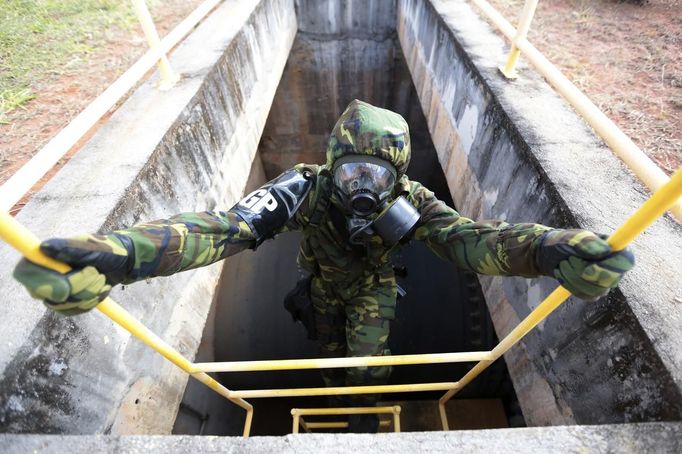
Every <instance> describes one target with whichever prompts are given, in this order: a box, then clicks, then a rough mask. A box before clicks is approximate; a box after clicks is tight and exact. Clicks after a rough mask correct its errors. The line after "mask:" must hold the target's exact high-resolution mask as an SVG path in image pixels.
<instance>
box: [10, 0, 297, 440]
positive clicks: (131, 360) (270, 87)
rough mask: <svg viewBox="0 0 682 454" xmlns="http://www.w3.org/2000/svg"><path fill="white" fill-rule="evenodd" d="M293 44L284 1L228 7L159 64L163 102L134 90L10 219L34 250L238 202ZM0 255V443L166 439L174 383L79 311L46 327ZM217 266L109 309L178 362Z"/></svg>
mask: <svg viewBox="0 0 682 454" xmlns="http://www.w3.org/2000/svg"><path fill="white" fill-rule="evenodd" d="M295 32H296V18H295V13H294V5H293V2H292V1H291V0H262V1H258V2H254V1H252V0H232V1H226V2H224V3H223V4H221V6H219V7H218V8H217V9H216V11H214V12H213V13H212V14H211V15H210V16H209V17H208V18H207V19H206V20H205V21H204V22H203V23H202V24H201V25H200V26H199V27H198V28H197V29H196V30H195V31H194V32H193V33H192V35H191V36H190V37H188V38H187V39H186V41H184V42H183V44H181V45H180V46H179V47H178V48H177V49H176V50H175V52H174V53H173V56H172V58H171V64H172V65H173V67H174V68H175V69H176V71H178V72H180V73H181V74H182V80H181V82H180V83H179V84H178V85H177V86H176V87H174V88H173V89H172V90H170V91H165V92H160V91H158V90H157V89H155V88H154V86H153V83H152V82H149V83H145V84H144V85H142V86H141V87H140V88H139V89H138V90H136V91H135V93H134V94H133V95H132V96H131V97H130V98H129V99H128V101H126V102H125V103H124V105H123V106H122V107H121V108H120V109H118V110H117V111H116V112H115V113H114V114H113V115H112V117H111V119H110V120H109V121H108V122H107V123H106V124H105V125H103V127H102V128H101V129H100V130H99V131H98V133H97V134H96V135H95V136H94V137H93V139H92V140H90V141H89V142H88V143H87V144H86V145H85V147H84V148H83V149H82V150H81V151H80V152H79V153H78V155H76V156H75V157H74V158H73V159H72V160H71V161H70V162H69V163H68V164H67V165H66V166H65V167H64V168H63V170H61V171H60V172H59V174H58V175H56V176H55V177H54V178H53V179H52V180H51V181H50V182H49V183H48V184H47V185H46V186H45V187H44V189H42V190H41V191H40V192H39V193H37V194H36V195H35V196H34V197H33V199H32V200H31V202H30V203H28V204H27V205H26V207H25V208H24V209H23V210H22V211H21V213H20V214H19V216H18V219H19V221H21V222H22V223H24V224H25V225H26V226H27V227H28V228H29V229H31V230H32V231H34V232H35V233H36V234H37V235H38V236H39V237H41V238H48V237H53V236H68V235H73V234H76V233H79V232H93V231H108V230H110V229H113V228H119V227H124V226H128V225H132V224H134V223H136V222H139V221H143V220H149V219H157V218H163V217H167V216H169V215H172V214H174V213H178V212H182V211H199V210H206V209H214V208H220V209H225V208H228V207H230V206H231V205H232V204H233V203H234V202H235V201H236V200H237V199H238V198H239V197H240V196H241V195H242V193H243V189H244V185H245V184H246V180H247V177H248V174H249V169H250V168H251V162H252V161H253V158H254V156H255V153H256V149H257V144H258V141H259V139H260V136H261V132H262V128H263V126H264V124H265V119H266V118H267V115H268V112H269V108H270V105H271V103H272V98H273V96H274V92H275V89H276V87H277V83H278V81H279V79H280V77H281V72H282V70H283V68H284V63H285V61H286V58H287V55H288V53H289V50H290V47H291V43H292V42H293V37H294V35H295ZM17 260H18V255H17V254H16V253H15V252H13V251H11V250H9V248H8V247H7V246H5V245H0V287H1V288H2V289H3V296H2V303H3V304H2V305H1V308H0V310H1V311H2V316H1V317H0V332H2V333H3V340H2V342H0V370H1V371H2V375H1V377H0V430H1V431H3V432H39V433H71V434H84V433H102V432H106V433H113V434H125V433H148V434H149V433H169V432H170V429H171V427H172V424H173V421H174V419H175V414H176V411H177V407H178V403H179V400H180V397H181V395H182V391H183V390H184V385H185V382H186V380H187V376H186V374H184V372H180V371H179V370H178V369H177V368H175V366H173V365H171V364H170V363H169V362H168V361H166V360H165V359H163V358H162V357H160V356H159V355H158V354H156V353H155V352H153V351H152V350H151V349H149V348H147V347H146V346H144V345H142V344H141V343H140V342H139V341H137V340H136V339H134V338H132V337H131V336H130V335H129V334H128V333H127V332H125V331H123V330H122V329H120V328H118V327H116V326H114V325H113V324H112V322H110V321H109V320H108V319H106V318H105V317H104V316H102V315H101V314H99V313H98V312H97V311H93V312H92V313H91V314H87V315H83V316H80V317H74V318H64V317H61V316H57V315H55V314H54V313H52V312H48V311H46V309H45V308H44V307H43V306H42V305H41V304H40V303H38V302H36V301H33V300H31V299H30V298H29V297H28V295H27V294H26V292H25V291H24V290H23V289H21V288H20V287H19V285H18V284H17V283H16V282H14V281H13V280H12V278H11V271H12V268H13V266H14V263H16V261H17ZM220 270H221V265H216V266H213V267H209V268H206V269H202V270H197V271H192V272H187V273H183V274H180V275H177V276H174V277H173V278H161V279H155V280H154V281H152V282H150V283H144V282H142V283H137V284H134V285H131V286H128V287H126V288H117V289H116V290H115V291H114V292H112V296H113V297H114V299H115V300H116V301H118V302H119V303H120V304H121V305H122V306H123V307H125V308H126V309H128V310H129V311H130V312H132V314H133V315H134V316H136V317H137V318H138V319H140V320H142V321H143V322H144V323H145V324H146V325H147V326H149V328H151V329H152V330H153V331H154V332H156V333H157V334H159V335H160V336H161V337H162V338H164V339H166V340H167V341H169V342H170V343H171V344H172V345H173V346H174V347H175V348H177V349H178V350H179V351H180V352H181V353H183V354H185V355H187V356H188V357H190V358H192V357H193V356H194V353H195V351H196V348H197V346H198V344H199V341H200V336H201V333H202V329H203V326H204V323H205V319H206V315H207V312H208V310H209V306H210V304H211V301H212V298H213V293H214V290H215V288H216V284H217V279H218V276H219V273H220Z"/></svg>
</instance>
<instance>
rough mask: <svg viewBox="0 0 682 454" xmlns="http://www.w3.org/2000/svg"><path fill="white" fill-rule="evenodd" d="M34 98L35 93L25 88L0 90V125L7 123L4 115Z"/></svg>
mask: <svg viewBox="0 0 682 454" xmlns="http://www.w3.org/2000/svg"><path fill="white" fill-rule="evenodd" d="M34 98H35V95H34V94H33V93H31V91H30V90H29V89H27V88H24V89H18V90H3V91H1V92H0V125H5V124H8V123H9V121H7V119H6V115H7V114H8V113H10V112H11V111H13V110H14V109H16V108H17V107H23V105H24V104H26V103H27V102H28V101H30V100H32V99H34Z"/></svg>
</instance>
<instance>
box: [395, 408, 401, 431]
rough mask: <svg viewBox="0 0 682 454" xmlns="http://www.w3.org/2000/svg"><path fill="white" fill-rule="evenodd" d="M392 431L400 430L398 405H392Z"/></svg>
mask: <svg viewBox="0 0 682 454" xmlns="http://www.w3.org/2000/svg"><path fill="white" fill-rule="evenodd" d="M393 431H394V432H400V405H394V406H393Z"/></svg>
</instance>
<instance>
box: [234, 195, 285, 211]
mask: <svg viewBox="0 0 682 454" xmlns="http://www.w3.org/2000/svg"><path fill="white" fill-rule="evenodd" d="M239 205H241V206H243V207H245V208H248V209H249V210H251V211H253V212H256V213H258V212H260V211H263V208H265V209H267V210H268V211H275V208H277V200H276V199H275V197H274V196H273V195H272V194H270V193H269V192H268V190H267V189H257V190H255V191H253V192H252V193H251V194H249V195H247V196H246V197H244V198H243V199H242V200H241V201H240V202H239Z"/></svg>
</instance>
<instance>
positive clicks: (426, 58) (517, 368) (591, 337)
mask: <svg viewBox="0 0 682 454" xmlns="http://www.w3.org/2000/svg"><path fill="white" fill-rule="evenodd" d="M397 28H398V36H399V39H400V43H401V46H402V49H403V52H404V54H405V57H406V60H407V62H408V66H409V68H410V72H411V73H412V78H413V81H414V83H415V86H416V87H417V92H418V94H419V98H420V102H421V106H422V109H423V111H424V114H425V116H426V118H427V121H428V124H429V130H430V132H431V136H432V139H433V142H434V145H435V146H436V149H437V151H438V154H439V160H440V163H441V165H442V167H443V169H444V171H445V174H446V176H447V178H448V183H449V186H450V190H451V192H452V197H453V200H454V201H455V205H456V206H457V207H458V209H459V210H460V212H461V213H462V214H463V215H465V216H468V217H471V218H474V219H485V218H497V219H505V220H509V221H511V222H528V221H532V222H541V223H544V224H547V225H551V226H556V227H583V228H588V229H591V230H594V231H597V232H613V231H614V230H615V228H616V227H617V226H618V225H619V224H620V223H622V222H623V221H624V220H625V219H626V218H627V217H628V216H629V215H630V214H631V213H633V212H634V210H635V209H636V208H637V207H638V206H639V205H640V204H641V203H643V202H644V200H645V194H646V191H645V190H644V189H643V188H642V186H641V184H640V183H639V182H637V181H636V180H635V179H634V178H633V177H632V176H631V175H630V174H629V172H627V171H626V170H625V169H624V168H623V165H622V164H621V163H620V161H619V160H618V159H617V158H616V157H615V156H613V155H612V154H611V152H610V150H608V149H607V148H606V147H605V146H604V145H603V143H602V142H601V141H600V140H599V139H598V138H597V137H595V135H594V134H593V133H592V131H591V130H590V129H589V128H588V127H587V126H586V125H585V124H584V123H583V122H582V120H581V119H580V118H578V117H577V116H576V115H575V113H574V112H573V111H572V110H571V109H570V108H569V107H568V106H567V104H566V103H565V102H563V101H562V100H561V99H560V98H559V97H558V95H556V94H555V93H554V92H553V90H552V89H551V88H550V87H549V86H548V85H547V84H546V83H545V82H544V81H543V80H542V78H541V77H539V76H538V75H537V74H535V73H534V72H533V71H531V70H529V69H528V68H526V67H524V66H523V65H522V66H521V67H520V72H521V77H520V78H519V79H518V80H517V81H515V82H513V83H512V82H508V81H507V80H505V79H504V78H503V77H502V76H501V75H500V74H499V72H498V70H497V66H499V65H500V64H502V63H503V62H504V61H505V59H506V57H505V54H506V48H505V47H506V46H505V43H504V42H503V41H502V39H501V38H500V37H499V36H497V35H496V34H494V33H493V32H492V31H491V30H490V28H489V27H488V26H487V25H486V24H485V22H483V20H482V19H481V18H480V17H479V16H478V15H477V14H476V13H475V12H474V11H472V9H471V8H470V7H469V6H468V5H467V3H466V2H465V1H463V0H448V1H443V0H426V1H419V0H400V1H399V2H398V25H397ZM681 239H682V228H681V226H680V225H678V224H676V223H675V222H674V221H672V220H671V219H670V218H669V217H666V218H664V219H662V220H660V221H658V222H657V223H656V224H655V225H654V226H653V227H651V228H650V229H649V230H648V231H647V232H646V233H645V234H644V235H642V236H641V237H640V238H639V239H638V240H637V241H636V242H635V244H634V245H633V246H632V249H633V250H634V252H635V254H636V256H637V262H638V264H637V267H636V268H635V270H633V271H632V272H631V273H629V274H628V276H627V278H626V279H625V280H624V281H623V282H622V284H621V286H620V289H619V291H614V292H612V293H611V294H610V296H609V297H608V298H604V299H602V300H600V301H598V302H596V303H592V304H589V303H585V302H583V301H580V300H577V299H574V298H572V299H571V300H569V301H568V302H567V303H566V304H565V305H564V306H562V307H561V308H560V309H559V310H557V312H556V313H555V314H553V315H552V316H551V317H550V318H549V319H548V320H546V321H545V322H544V323H542V324H541V325H540V326H539V327H538V328H537V329H536V330H535V331H534V332H532V333H531V334H530V335H529V336H527V338H526V339H525V340H524V342H522V343H521V345H519V346H518V347H516V348H514V349H513V350H512V351H510V353H509V354H508V355H507V356H506V357H505V358H506V360H507V364H508V366H509V369H510V373H511V375H512V378H513V380H514V385H515V388H516V392H517V395H518V397H519V401H520V403H521V406H522V408H523V412H524V416H525V418H526V421H527V422H528V423H529V424H530V425H534V424H566V423H574V422H578V423H605V422H623V421H646V420H661V419H662V420H678V419H680V418H682V397H681V394H680V386H681V385H682V350H681V349H680V348H679V339H680V338H682V323H680V322H682V307H680V305H679V303H675V298H676V297H679V295H680V294H682V289H681V288H680V285H681V282H682V281H681V280H680V274H679V270H681V269H682V241H681ZM481 283H482V285H483V287H484V290H485V294H486V298H487V301H488V306H489V308H490V311H491V314H492V317H493V321H494V323H495V327H496V330H497V332H498V335H500V336H503V335H505V334H507V333H508V332H509V331H510V330H511V329H512V328H513V327H514V326H515V325H516V324H517V323H518V321H519V320H520V319H522V318H523V317H525V316H526V315H528V313H530V311H531V310H532V309H533V308H534V307H535V306H536V305H537V304H538V303H539V302H540V301H541V300H542V298H543V297H544V296H545V295H548V294H549V293H550V291H551V290H553V288H554V287H555V286H556V281H554V280H553V279H548V278H543V279H534V280H526V279H521V278H482V279H481Z"/></svg>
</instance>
